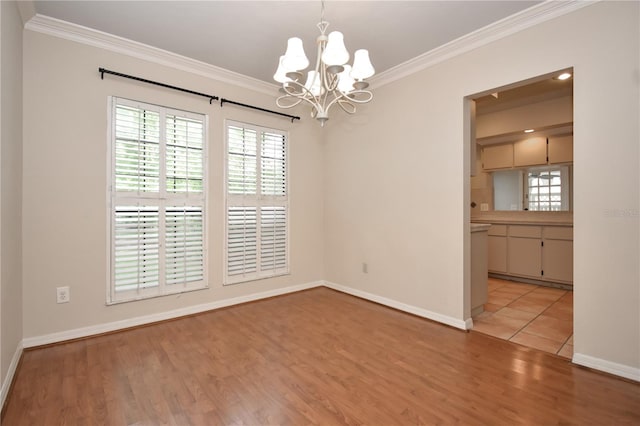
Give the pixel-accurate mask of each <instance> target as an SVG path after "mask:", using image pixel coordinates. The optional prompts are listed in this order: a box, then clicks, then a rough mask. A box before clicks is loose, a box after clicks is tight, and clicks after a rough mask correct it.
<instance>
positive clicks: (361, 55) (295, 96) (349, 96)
mask: <svg viewBox="0 0 640 426" xmlns="http://www.w3.org/2000/svg"><path fill="white" fill-rule="evenodd" d="M328 26H329V23H328V22H326V21H325V20H324V1H323V2H322V11H321V17H320V22H319V23H318V29H319V30H320V35H319V36H318V38H317V40H316V42H317V45H318V47H317V56H316V66H315V68H314V69H312V70H310V71H308V72H307V74H306V79H304V80H303V78H304V77H305V76H304V74H303V71H304V70H305V69H306V68H307V67H308V66H309V59H308V58H307V55H306V54H305V52H304V48H303V46H302V40H301V39H300V38H298V37H292V38H290V39H289V41H288V43H287V50H286V52H285V54H284V55H282V56H280V61H279V63H278V69H277V71H276V73H275V75H274V76H273V79H274V80H275V81H277V82H278V83H281V84H282V87H281V88H280V91H281V92H283V93H284V94H283V95H282V96H280V97H279V98H278V99H276V104H277V105H278V106H279V107H280V108H293V107H294V106H296V105H298V104H300V103H301V102H303V101H304V102H308V103H309V104H310V105H311V116H312V117H313V118H315V119H317V120H318V121H319V122H320V125H321V126H324V123H325V122H326V121H327V120H328V119H329V109H330V108H331V107H332V106H333V105H336V104H338V105H339V106H340V107H341V108H342V109H343V110H344V111H345V112H347V113H349V114H353V113H355V112H356V104H364V103H367V102H369V101H371V99H373V93H371V92H370V91H369V90H366V88H367V87H368V86H369V83H367V82H366V81H364V80H365V79H367V78H369V77H371V76H373V75H374V74H375V70H374V68H373V65H371V61H370V60H369V52H368V51H367V50H366V49H359V50H356V51H355V53H354V59H353V65H348V64H347V62H349V59H350V55H349V52H348V51H347V49H346V47H345V45H344V36H343V35H342V33H341V32H339V31H333V32H330V33H329V34H328V35H327V34H326V31H327V27H328ZM303 81H304V83H303Z"/></svg>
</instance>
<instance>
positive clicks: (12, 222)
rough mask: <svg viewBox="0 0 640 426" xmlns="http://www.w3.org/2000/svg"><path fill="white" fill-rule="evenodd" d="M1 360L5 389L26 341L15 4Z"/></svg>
mask: <svg viewBox="0 0 640 426" xmlns="http://www.w3.org/2000/svg"><path fill="white" fill-rule="evenodd" d="M0 8H1V10H0V17H1V24H0V27H1V29H2V36H1V37H2V45H1V46H0V56H1V58H0V61H1V69H2V71H1V74H0V76H1V82H0V84H1V87H0V93H2V104H1V105H0V127H1V129H2V132H1V134H0V159H1V164H0V167H1V170H2V176H1V177H0V182H1V189H0V191H1V197H2V198H1V200H0V205H1V211H0V218H1V225H0V237H1V238H0V241H1V248H0V256H1V257H0V259H1V264H0V271H1V274H0V301H1V305H0V323H1V325H2V328H1V330H0V347H1V349H0V359H1V364H2V365H1V372H0V373H1V374H0V377H1V380H2V385H3V389H5V386H8V383H5V382H4V380H5V378H6V375H7V372H8V370H9V366H10V364H11V361H12V359H13V357H14V355H15V354H16V349H17V348H18V347H19V345H20V342H21V341H22V244H21V235H20V233H21V230H22V223H21V211H22V208H21V207H22V193H21V186H22V20H21V18H20V15H19V13H18V8H17V7H16V2H13V1H2V2H0Z"/></svg>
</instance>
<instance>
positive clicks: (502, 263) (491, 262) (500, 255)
mask: <svg viewBox="0 0 640 426" xmlns="http://www.w3.org/2000/svg"><path fill="white" fill-rule="evenodd" d="M487 234H488V236H487V247H488V251H489V253H488V256H487V258H488V262H487V269H488V270H489V271H492V272H500V273H506V272H507V225H491V228H489V231H488V232H487Z"/></svg>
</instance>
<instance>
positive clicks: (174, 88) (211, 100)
mask: <svg viewBox="0 0 640 426" xmlns="http://www.w3.org/2000/svg"><path fill="white" fill-rule="evenodd" d="M98 72H99V73H100V78H101V79H102V80H104V75H105V74H111V75H115V76H117V77H123V78H129V79H131V80H136V81H141V82H143V83H148V84H154V85H156V86H160V87H166V88H167V89H173V90H178V91H180V92H185V93H190V94H192V95H196V96H203V97H205V98H208V99H209V103H210V104H213V101H217V100H218V99H220V98H218V97H217V96H214V95H208V94H206V93H201V92H196V91H193V90H189V89H184V88H182V87H177V86H172V85H170V84H165V83H160V82H158V81H153V80H147V79H146V78H140V77H136V76H133V75H129V74H123V73H120V72H117V71H111V70H108V69H105V68H102V67H100V68H98ZM225 103H227V104H233V105H237V106H241V107H243V108H250V109H255V110H257V111H262V112H267V113H269V114H276V115H280V116H282V117H287V118H290V119H291V122H292V123H293V120H300V117H298V116H295V115H289V114H284V113H282V112H278V111H271V110H268V109H265V108H260V107H257V106H253V105H247V104H243V103H240V102H235V101H231V100H229V99H224V98H223V99H220V106H221V107H222V106H223V105H224V104H225Z"/></svg>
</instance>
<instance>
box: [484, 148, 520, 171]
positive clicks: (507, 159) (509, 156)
mask: <svg viewBox="0 0 640 426" xmlns="http://www.w3.org/2000/svg"><path fill="white" fill-rule="evenodd" d="M510 167H513V144H511V143H508V144H501V145H488V146H485V147H483V148H482V168H483V169H484V170H495V169H506V168H510Z"/></svg>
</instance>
